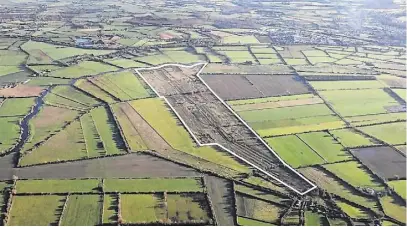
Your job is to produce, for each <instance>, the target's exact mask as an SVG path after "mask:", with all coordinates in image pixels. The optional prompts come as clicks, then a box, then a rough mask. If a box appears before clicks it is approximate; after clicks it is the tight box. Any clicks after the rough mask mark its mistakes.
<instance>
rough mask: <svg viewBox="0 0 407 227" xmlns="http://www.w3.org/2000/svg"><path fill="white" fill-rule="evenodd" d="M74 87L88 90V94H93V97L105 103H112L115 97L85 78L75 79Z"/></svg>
mask: <svg viewBox="0 0 407 227" xmlns="http://www.w3.org/2000/svg"><path fill="white" fill-rule="evenodd" d="M74 86H75V87H77V88H79V89H81V90H83V91H86V92H88V93H89V94H91V95H93V96H94V97H97V98H99V99H100V100H102V101H104V102H106V103H113V102H115V99H114V97H113V96H111V95H110V94H109V93H108V92H106V91H104V90H102V89H101V88H100V87H98V86H96V85H95V84H93V83H91V82H90V81H88V80H86V79H80V80H77V81H76V82H75V84H74Z"/></svg>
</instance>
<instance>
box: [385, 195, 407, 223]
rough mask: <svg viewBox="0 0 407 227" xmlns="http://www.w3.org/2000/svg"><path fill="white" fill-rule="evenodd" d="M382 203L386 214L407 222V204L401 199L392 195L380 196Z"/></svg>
mask: <svg viewBox="0 0 407 227" xmlns="http://www.w3.org/2000/svg"><path fill="white" fill-rule="evenodd" d="M380 204H381V205H382V207H383V210H384V213H385V214H387V215H388V216H390V217H392V218H394V219H396V220H398V221H400V222H402V223H406V206H405V205H403V204H402V203H401V202H400V201H397V200H396V199H394V198H393V197H391V196H384V197H382V198H380Z"/></svg>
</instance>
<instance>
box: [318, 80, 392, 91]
mask: <svg viewBox="0 0 407 227" xmlns="http://www.w3.org/2000/svg"><path fill="white" fill-rule="evenodd" d="M310 84H311V85H312V87H314V88H315V89H316V90H319V91H325V90H351V89H374V88H376V89H377V88H384V87H385V86H384V85H383V84H382V83H380V82H379V81H377V80H366V81H351V80H350V81H311V82H310Z"/></svg>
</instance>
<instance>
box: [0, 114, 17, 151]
mask: <svg viewBox="0 0 407 227" xmlns="http://www.w3.org/2000/svg"><path fill="white" fill-rule="evenodd" d="M19 121H20V118H18V117H0V135H1V137H0V153H2V152H5V151H7V150H8V149H10V148H12V147H13V146H14V145H15V144H16V143H17V141H18V139H19V138H20V127H19Z"/></svg>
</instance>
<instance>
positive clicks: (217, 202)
mask: <svg viewBox="0 0 407 227" xmlns="http://www.w3.org/2000/svg"><path fill="white" fill-rule="evenodd" d="M205 182H206V187H207V190H208V194H209V197H210V199H211V201H212V204H213V209H214V212H215V216H216V221H217V223H218V225H221V226H233V225H236V223H235V221H234V205H233V204H234V199H233V191H232V190H233V186H232V182H231V181H229V180H226V179H222V178H219V177H216V176H211V175H206V176H205Z"/></svg>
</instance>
